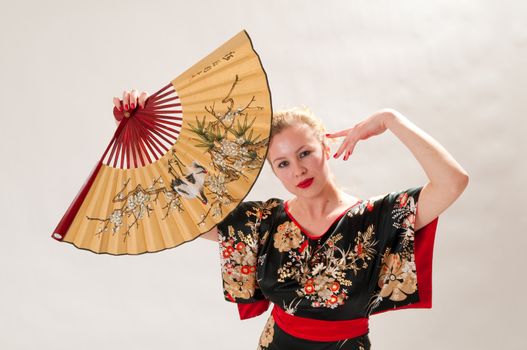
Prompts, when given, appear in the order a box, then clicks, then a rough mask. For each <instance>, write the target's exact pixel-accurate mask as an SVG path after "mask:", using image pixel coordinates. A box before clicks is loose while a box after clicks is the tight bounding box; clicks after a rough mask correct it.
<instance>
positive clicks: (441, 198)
mask: <svg viewBox="0 0 527 350" xmlns="http://www.w3.org/2000/svg"><path fill="white" fill-rule="evenodd" d="M379 113H380V116H381V118H382V120H383V123H384V125H385V127H386V128H387V129H389V130H390V131H391V132H392V133H393V134H394V135H395V136H397V138H398V139H399V140H401V142H402V143H404V144H405V145H406V147H408V149H409V150H410V151H411V152H412V154H413V155H414V157H415V158H416V159H417V161H418V162H419V164H421V166H422V168H423V170H424V171H425V173H426V175H427V177H428V179H429V182H428V183H427V184H426V185H425V186H424V187H423V189H422V190H421V194H420V195H419V203H418V213H417V216H416V219H415V220H416V222H415V230H418V229H420V228H422V227H423V226H425V225H426V224H428V223H429V222H431V221H432V220H434V219H435V218H436V217H438V216H439V214H441V213H442V212H443V211H445V210H446V209H447V208H448V207H449V206H450V205H452V203H454V201H455V200H456V199H457V198H458V197H459V196H460V195H461V193H463V191H464V190H465V188H466V187H467V185H468V179H469V177H468V174H467V172H466V171H465V169H463V168H462V167H461V165H459V163H458V162H456V160H455V159H454V157H452V155H450V153H448V151H447V150H446V149H445V148H444V147H443V146H441V145H440V144H439V143H438V142H437V141H436V140H434V139H433V138H432V137H431V136H430V135H428V134H427V133H426V132H424V131H423V130H421V129H420V128H418V127H417V126H416V125H415V124H413V123H412V122H411V121H410V120H408V118H406V117H405V116H404V115H402V114H401V113H400V112H398V111H395V110H392V109H384V110H382V111H380V112H379Z"/></svg>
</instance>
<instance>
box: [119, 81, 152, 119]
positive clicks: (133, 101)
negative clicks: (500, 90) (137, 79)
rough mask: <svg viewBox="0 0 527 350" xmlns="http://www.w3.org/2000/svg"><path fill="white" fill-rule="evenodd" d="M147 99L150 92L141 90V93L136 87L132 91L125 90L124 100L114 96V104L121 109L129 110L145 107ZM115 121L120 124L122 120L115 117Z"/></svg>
mask: <svg viewBox="0 0 527 350" xmlns="http://www.w3.org/2000/svg"><path fill="white" fill-rule="evenodd" d="M147 99H148V92H146V91H141V93H139V92H138V91H137V90H135V89H132V90H130V91H128V90H124V91H123V98H122V100H121V99H120V98H119V97H114V98H113V104H114V106H115V107H116V108H117V109H118V110H119V111H123V110H124V111H129V110H133V109H135V108H136V107H138V108H145V102H146V100H147ZM114 119H115V118H114ZM115 123H116V124H117V125H119V123H120V121H119V120H117V119H115Z"/></svg>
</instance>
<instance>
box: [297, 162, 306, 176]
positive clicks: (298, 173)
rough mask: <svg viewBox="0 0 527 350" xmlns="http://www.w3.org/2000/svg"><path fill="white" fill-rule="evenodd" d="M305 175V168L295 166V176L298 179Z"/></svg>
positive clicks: (299, 165) (298, 165)
mask: <svg viewBox="0 0 527 350" xmlns="http://www.w3.org/2000/svg"><path fill="white" fill-rule="evenodd" d="M305 173H306V168H305V167H304V166H302V165H301V164H298V163H297V164H295V175H296V176H297V177H298V176H302V175H304V174H305Z"/></svg>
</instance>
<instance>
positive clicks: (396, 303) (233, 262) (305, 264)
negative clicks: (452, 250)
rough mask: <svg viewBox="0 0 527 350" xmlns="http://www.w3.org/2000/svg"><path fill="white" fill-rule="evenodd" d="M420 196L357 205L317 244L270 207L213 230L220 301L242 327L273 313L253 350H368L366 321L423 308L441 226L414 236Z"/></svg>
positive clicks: (251, 206) (247, 209) (281, 208)
mask: <svg viewBox="0 0 527 350" xmlns="http://www.w3.org/2000/svg"><path fill="white" fill-rule="evenodd" d="M421 190H422V186H421V187H414V188H410V189H407V190H404V191H398V192H391V193H388V194H386V195H382V196H377V197H373V198H370V199H368V200H359V201H358V202H357V203H355V204H353V205H352V206H351V207H350V208H348V209H347V210H345V211H344V212H343V213H342V214H341V215H340V216H339V217H338V218H337V219H336V220H335V221H334V222H333V224H332V225H331V226H330V227H329V229H328V230H327V231H326V232H325V233H324V234H323V235H322V236H320V237H316V238H315V237H312V236H310V235H309V234H308V233H305V232H304V231H303V230H302V228H301V226H300V224H298V222H297V221H296V220H295V218H294V217H293V216H292V215H291V214H290V213H289V211H288V207H287V202H285V201H283V200H281V199H277V198H270V199H268V200H267V201H246V202H242V203H240V204H239V205H238V207H237V208H236V209H235V210H234V211H233V212H232V213H230V214H229V215H228V216H227V217H226V218H225V219H224V220H223V221H222V222H221V223H219V224H218V232H219V245H220V257H221V272H222V279H223V291H224V297H225V300H227V301H230V302H234V303H237V306H238V311H239V315H240V318H241V319H247V318H250V317H255V316H258V315H260V314H262V313H263V312H265V311H266V310H267V309H268V307H269V305H270V302H272V303H273V304H274V307H273V310H272V312H271V314H270V315H269V318H268V319H267V323H266V325H265V327H264V330H263V332H262V335H261V337H260V340H259V343H258V349H260V350H263V349H280V350H297V349H298V350H300V349H303V350H305V349H309V350H311V349H313V350H317V349H320V350H322V349H341V350H345V349H346V350H347V349H369V348H370V342H369V339H368V317H369V316H370V315H371V314H375V313H379V312H383V311H389V310H394V309H402V308H430V307H431V298H432V295H431V283H432V282H431V279H432V253H433V243H434V236H435V230H436V226H437V221H438V218H436V219H435V220H434V221H432V222H431V223H429V224H428V225H426V226H425V227H423V228H422V229H420V230H419V231H417V232H415V234H414V223H415V215H416V213H417V203H418V199H419V194H420V192H421Z"/></svg>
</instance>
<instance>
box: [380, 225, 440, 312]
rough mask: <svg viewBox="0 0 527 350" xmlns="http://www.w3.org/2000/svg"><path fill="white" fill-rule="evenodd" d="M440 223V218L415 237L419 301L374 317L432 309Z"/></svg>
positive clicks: (418, 232) (423, 228)
mask: <svg viewBox="0 0 527 350" xmlns="http://www.w3.org/2000/svg"><path fill="white" fill-rule="evenodd" d="M438 221H439V217H437V218H435V219H434V220H432V221H431V222H430V223H428V224H427V225H426V226H424V227H422V228H421V229H419V230H418V231H416V232H415V235H414V259H415V269H416V274H417V292H418V293H419V301H418V302H417V303H413V304H408V305H403V306H397V307H396V308H395V309H387V310H382V311H378V312H373V313H372V314H373V315H375V314H381V313H383V312H386V311H392V310H401V309H430V308H432V263H433V255H434V254H433V253H434V239H435V234H436V229H437V222H438Z"/></svg>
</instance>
